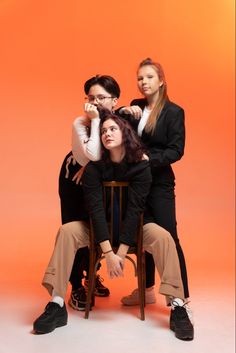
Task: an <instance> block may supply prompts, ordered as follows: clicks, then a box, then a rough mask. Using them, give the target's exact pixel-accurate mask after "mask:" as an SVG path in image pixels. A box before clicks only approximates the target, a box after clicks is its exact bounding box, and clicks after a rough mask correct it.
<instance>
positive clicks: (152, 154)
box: [149, 108, 185, 167]
mask: <svg viewBox="0 0 236 353" xmlns="http://www.w3.org/2000/svg"><path fill="white" fill-rule="evenodd" d="M159 119H161V116H160V118H159ZM163 120H164V121H163V122H161V120H160V122H157V124H158V123H160V125H161V124H163V125H165V126H164V130H163V131H164V133H165V137H164V138H165V139H166V141H165V143H163V146H162V145H161V144H158V146H157V147H155V145H154V144H153V145H152V146H151V148H150V149H149V158H150V163H151V165H152V166H154V167H160V166H166V165H170V164H171V163H174V162H176V161H178V160H179V159H181V157H182V156H183V154H184V146H185V124H184V110H183V109H182V108H180V109H178V111H175V110H170V111H167V112H166V116H165V117H164V119H163ZM161 128H162V127H161V126H160V128H158V126H157V129H156V132H155V134H156V136H157V138H159V137H158V133H159V132H160V131H161Z"/></svg>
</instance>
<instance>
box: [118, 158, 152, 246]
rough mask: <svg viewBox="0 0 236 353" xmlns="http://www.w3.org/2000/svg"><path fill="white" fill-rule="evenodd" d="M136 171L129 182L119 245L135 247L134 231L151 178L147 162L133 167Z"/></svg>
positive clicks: (143, 205)
mask: <svg viewBox="0 0 236 353" xmlns="http://www.w3.org/2000/svg"><path fill="white" fill-rule="evenodd" d="M135 168H137V170H136V171H135V174H134V176H133V177H132V179H131V180H130V181H129V186H128V202H127V209H126V213H125V218H124V220H123V224H122V231H121V235H120V243H124V244H126V245H129V246H133V245H135V242H136V237H135V235H136V231H137V226H138V222H139V217H140V214H141V213H142V212H143V211H144V209H145V204H146V198H147V196H148V193H149V190H150V186H151V182H152V176H151V170H150V166H149V162H148V161H143V162H140V163H138V164H136V165H135Z"/></svg>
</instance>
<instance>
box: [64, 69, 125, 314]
mask: <svg viewBox="0 0 236 353" xmlns="http://www.w3.org/2000/svg"><path fill="white" fill-rule="evenodd" d="M84 92H85V94H86V97H85V104H84V115H83V116H80V117H78V118H77V119H75V121H74V123H73V130H72V151H71V152H70V153H68V154H67V155H66V157H65V158H64V161H63V163H62V166H61V170H60V175H59V195H60V201H61V219H62V224H65V223H68V222H72V221H81V220H82V221H84V220H85V221H87V220H88V214H87V212H86V210H85V207H84V195H83V190H82V187H81V185H80V178H81V175H82V173H83V170H84V166H85V165H86V164H87V163H88V162H89V161H90V160H92V161H96V160H98V159H100V157H101V142H100V130H99V124H100V114H99V109H101V108H102V107H104V108H106V109H108V110H109V111H113V110H114V108H115V107H116V105H117V101H118V98H119V96H120V87H119V85H118V83H117V82H116V80H115V79H114V78H113V77H111V76H108V75H97V76H94V77H91V78H90V79H88V80H87V81H86V82H85V84H84ZM88 269H89V250H88V247H84V248H81V249H79V250H78V251H77V253H76V256H75V260H74V264H73V267H72V271H71V276H70V283H71V285H72V290H71V295H70V298H69V305H70V306H71V307H72V308H73V309H75V310H79V311H82V310H85V305H86V290H87V285H88V281H87V277H86V275H87V273H88ZM84 274H85V278H84ZM102 282H103V279H102V277H101V276H100V275H97V277H96V284H95V295H97V296H100V297H107V296H109V294H110V291H109V289H108V288H107V287H105V286H104V285H103V283H102Z"/></svg>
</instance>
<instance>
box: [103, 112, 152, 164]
mask: <svg viewBox="0 0 236 353" xmlns="http://www.w3.org/2000/svg"><path fill="white" fill-rule="evenodd" d="M100 118H101V123H100V128H102V125H103V123H104V121H106V120H108V119H112V120H113V121H114V122H115V123H116V124H117V125H118V126H119V128H120V130H121V133H122V139H123V143H124V148H125V160H126V161H127V162H128V163H137V162H140V161H141V160H142V159H143V154H144V153H146V154H147V151H146V150H145V147H144V145H143V144H142V142H141V140H140V138H139V137H138V135H137V134H136V132H135V131H134V130H133V128H132V127H131V125H130V124H129V122H128V121H127V120H125V119H123V118H121V117H119V116H118V115H116V114H113V113H111V112H110V111H108V110H107V109H100ZM102 160H104V161H109V160H110V154H109V151H108V150H107V149H106V148H105V147H104V146H103V145H102Z"/></svg>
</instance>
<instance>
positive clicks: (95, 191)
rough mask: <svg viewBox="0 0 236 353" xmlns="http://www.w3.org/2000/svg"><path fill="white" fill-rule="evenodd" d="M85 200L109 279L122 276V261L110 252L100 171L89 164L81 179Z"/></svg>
mask: <svg viewBox="0 0 236 353" xmlns="http://www.w3.org/2000/svg"><path fill="white" fill-rule="evenodd" d="M82 185H83V189H84V195H85V200H86V202H87V205H88V209H89V214H90V216H91V219H92V222H93V227H94V233H95V239H96V242H97V243H99V245H100V246H101V250H102V252H103V253H104V255H105V258H106V264H107V272H108V275H109V276H110V278H113V277H119V276H123V267H122V263H123V261H122V259H121V257H119V256H118V255H116V254H115V253H114V252H113V251H112V247H111V244H110V241H109V231H108V225H107V221H106V215H105V210H104V207H103V187H102V171H101V170H99V168H98V167H97V166H96V165H95V164H93V163H89V164H88V165H87V167H86V169H85V172H84V175H83V177H82Z"/></svg>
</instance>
